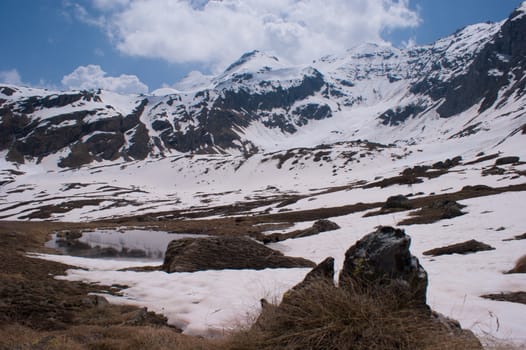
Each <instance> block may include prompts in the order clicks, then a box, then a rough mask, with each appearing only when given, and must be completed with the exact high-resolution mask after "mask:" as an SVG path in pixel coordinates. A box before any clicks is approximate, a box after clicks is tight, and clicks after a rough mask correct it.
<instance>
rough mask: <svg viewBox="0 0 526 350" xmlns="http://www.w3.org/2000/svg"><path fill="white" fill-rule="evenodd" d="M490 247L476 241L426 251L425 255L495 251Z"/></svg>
mask: <svg viewBox="0 0 526 350" xmlns="http://www.w3.org/2000/svg"><path fill="white" fill-rule="evenodd" d="M494 249H495V248H493V247H492V246H490V245H487V244H485V243H482V242H479V241H476V240H474V239H472V240H469V241H466V242H462V243H456V244H452V245H448V246H445V247H441V248H435V249H431V250H428V251H425V252H424V253H423V254H424V255H431V256H439V255H449V254H471V253H476V252H481V251H485V250H494Z"/></svg>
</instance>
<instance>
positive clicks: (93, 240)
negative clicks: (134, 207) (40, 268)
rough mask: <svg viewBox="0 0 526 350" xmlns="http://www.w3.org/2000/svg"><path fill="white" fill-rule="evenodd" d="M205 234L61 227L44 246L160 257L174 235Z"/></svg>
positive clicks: (101, 255) (105, 255) (70, 251)
mask: <svg viewBox="0 0 526 350" xmlns="http://www.w3.org/2000/svg"><path fill="white" fill-rule="evenodd" d="M189 237H206V236H205V235H196V234H186V233H169V232H163V231H149V230H138V229H137V230H136V229H134V230H95V231H85V232H79V231H63V232H58V233H56V234H54V235H53V238H52V240H51V241H49V242H47V243H46V246H47V247H51V248H56V249H58V250H60V251H62V252H63V253H64V254H68V255H73V256H82V257H91V258H141V259H144V258H147V259H153V260H160V259H163V258H164V253H165V251H166V247H167V246H168V243H170V242H171V241H172V240H175V239H181V238H189Z"/></svg>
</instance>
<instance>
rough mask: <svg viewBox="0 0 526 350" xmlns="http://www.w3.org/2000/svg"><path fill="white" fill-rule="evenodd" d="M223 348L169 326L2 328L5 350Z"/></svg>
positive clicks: (1, 344) (0, 335)
mask: <svg viewBox="0 0 526 350" xmlns="http://www.w3.org/2000/svg"><path fill="white" fill-rule="evenodd" d="M221 347H222V344H221V342H220V341H211V340H205V339H200V338H196V337H188V336H185V335H181V334H179V333H177V332H175V331H173V330H170V329H167V328H154V327H130V326H114V327H100V326H75V327H71V328H70V329H68V330H67V331H55V332H38V331H35V330H32V329H30V328H28V327H25V326H20V325H10V326H7V327H3V328H2V329H0V349H1V350H4V349H5V350H7V349H10V350H14V349H19V350H25V349H28V350H29V349H39V350H48V349H49V350H51V349H53V350H62V349H64V350H87V349H90V350H135V349H148V350H167V349H177V350H205V349H208V350H210V349H218V350H220V349H221Z"/></svg>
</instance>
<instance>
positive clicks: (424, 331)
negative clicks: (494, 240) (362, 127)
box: [239, 227, 482, 349]
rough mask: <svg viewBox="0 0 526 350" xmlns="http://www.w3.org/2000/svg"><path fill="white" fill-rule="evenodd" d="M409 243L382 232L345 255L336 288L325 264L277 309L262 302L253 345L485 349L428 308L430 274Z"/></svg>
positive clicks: (391, 230)
mask: <svg viewBox="0 0 526 350" xmlns="http://www.w3.org/2000/svg"><path fill="white" fill-rule="evenodd" d="M409 243H410V238H409V237H408V236H407V235H405V233H404V232H403V231H401V230H397V229H394V228H391V227H382V228H379V229H378V230H377V231H375V232H373V233H371V234H368V235H367V236H365V237H363V238H362V239H361V240H359V241H358V242H357V243H356V244H355V245H354V246H352V247H351V248H350V249H349V250H348V251H347V253H346V259H345V263H344V267H343V270H342V273H341V274H340V283H339V285H338V286H336V285H335V284H334V259H333V258H327V259H325V260H324V261H323V262H321V263H320V264H319V265H317V266H316V267H315V268H314V269H313V270H312V271H311V272H310V273H308V274H307V275H306V276H305V279H304V280H303V281H302V282H300V283H299V284H297V285H296V286H294V287H293V288H292V289H290V290H289V291H288V292H286V293H285V294H284V296H283V300H282V302H281V303H280V304H279V305H274V304H270V303H269V302H267V301H266V300H265V299H262V300H261V306H262V312H261V315H260V316H259V317H258V319H257V320H256V322H255V324H254V326H253V328H252V330H251V332H250V333H249V334H250V335H251V336H252V335H254V336H255V338H254V342H252V343H251V344H255V345H254V348H258V349H289V348H290V349H427V348H433V349H434V348H437V349H442V348H444V347H448V346H449V345H450V344H459V347H458V348H459V349H460V348H462V349H482V345H481V344H480V342H479V340H478V339H477V338H476V337H475V336H474V335H473V333H472V332H470V331H467V330H463V329H462V328H460V324H459V323H458V322H457V321H455V320H452V319H449V318H447V317H445V316H443V315H440V314H438V313H436V312H433V311H432V310H431V309H430V308H429V307H428V306H427V305H426V303H425V292H426V288H427V274H426V272H425V270H424V269H423V268H422V267H421V266H420V264H419V263H418V260H417V259H416V258H415V257H414V256H412V255H411V253H410V252H409ZM252 332H255V333H252ZM239 348H243V347H242V346H240V347H239ZM455 348H457V347H455Z"/></svg>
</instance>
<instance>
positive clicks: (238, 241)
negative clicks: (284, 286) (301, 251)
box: [162, 237, 315, 272]
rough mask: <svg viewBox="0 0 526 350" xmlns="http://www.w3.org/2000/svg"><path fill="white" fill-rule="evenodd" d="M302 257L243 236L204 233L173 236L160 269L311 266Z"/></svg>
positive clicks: (169, 270)
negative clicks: (179, 237) (220, 235)
mask: <svg viewBox="0 0 526 350" xmlns="http://www.w3.org/2000/svg"><path fill="white" fill-rule="evenodd" d="M313 266H315V264H314V263H313V262H312V261H310V260H306V259H303V258H294V257H289V256H284V255H283V254H282V253H281V252H278V251H276V250H273V249H270V248H268V247H265V246H264V245H263V244H261V243H258V242H256V241H254V240H252V239H250V238H246V237H203V238H184V239H178V240H173V241H171V242H170V244H168V248H167V249H166V254H165V258H164V263H163V266H162V269H163V270H164V271H166V272H194V271H202V270H223V269H256V270H262V269H266V268H291V267H313Z"/></svg>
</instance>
